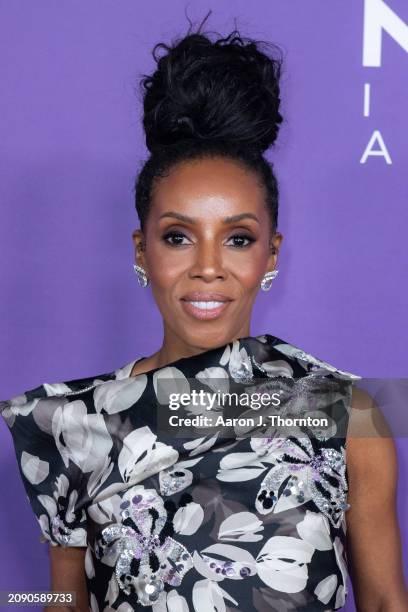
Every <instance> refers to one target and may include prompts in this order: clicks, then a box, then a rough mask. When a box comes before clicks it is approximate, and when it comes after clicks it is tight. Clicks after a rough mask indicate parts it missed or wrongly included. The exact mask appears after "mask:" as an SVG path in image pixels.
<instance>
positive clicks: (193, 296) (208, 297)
mask: <svg viewBox="0 0 408 612" xmlns="http://www.w3.org/2000/svg"><path fill="white" fill-rule="evenodd" d="M181 299H182V300H186V301H188V302H230V301H231V298H229V297H227V296H226V295H223V294H222V293H214V292H204V291H192V292H190V293H187V294H186V295H183V297H182V298H181Z"/></svg>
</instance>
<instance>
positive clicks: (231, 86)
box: [135, 29, 282, 233]
mask: <svg viewBox="0 0 408 612" xmlns="http://www.w3.org/2000/svg"><path fill="white" fill-rule="evenodd" d="M261 47H264V48H266V47H269V48H273V49H274V50H275V51H276V56H273V55H272V56H269V55H267V54H266V53H265V52H264V51H262V50H261ZM159 51H164V54H162V55H161V56H159V54H158V52H159ZM280 51H281V50H280V49H279V47H277V46H276V45H272V44H271V43H265V42H256V41H254V40H251V39H247V38H243V37H242V36H240V34H239V33H238V31H237V30H236V29H234V30H233V31H232V32H231V33H230V34H229V35H228V36H227V37H226V38H222V37H218V38H217V39H216V40H211V38H210V36H209V35H208V34H207V35H204V34H203V33H201V32H200V31H198V32H193V33H188V34H187V35H186V36H185V37H184V38H182V39H179V40H176V41H175V42H173V44H172V46H169V45H166V44H164V43H158V44H157V45H156V46H155V47H154V49H153V57H154V60H155V61H156V63H157V69H156V70H155V72H154V73H153V74H152V75H150V76H144V77H143V79H142V80H141V87H142V91H143V95H144V103H143V107H144V117H143V126H144V129H145V133H146V145H147V148H148V149H149V151H150V157H149V159H148V160H147V161H146V162H145V163H144V165H143V167H142V169H141V171H140V173H139V175H138V177H137V179H136V184H135V196H136V210H137V213H138V215H139V219H140V226H141V229H142V231H144V228H145V225H146V220H147V217H148V213H149V206H150V200H151V194H152V189H153V187H154V185H155V181H156V180H157V179H158V178H159V177H163V176H165V175H166V173H167V172H168V171H169V170H170V168H172V167H174V166H175V165H176V164H177V163H180V162H182V161H185V160H190V159H198V158H205V157H220V156H221V157H227V158H229V159H231V160H235V161H237V162H239V163H241V164H243V166H244V167H245V168H249V169H251V170H252V171H253V172H254V173H255V175H256V176H257V177H258V178H259V180H260V181H261V184H262V185H263V186H264V188H265V193H266V204H267V207H268V210H269V212H270V218H271V230H272V233H274V231H275V230H276V227H277V223H278V195H279V192H278V184H277V180H276V178H275V175H274V172H273V166H272V164H270V163H269V162H268V161H267V160H266V159H265V158H264V156H263V153H264V151H266V149H267V148H268V147H269V146H271V145H272V144H273V143H274V142H275V140H276V138H277V135H278V131H279V127H280V123H281V122H282V116H281V114H280V113H279V106H280V89H279V78H280V74H281V66H282V57H281V53H280Z"/></svg>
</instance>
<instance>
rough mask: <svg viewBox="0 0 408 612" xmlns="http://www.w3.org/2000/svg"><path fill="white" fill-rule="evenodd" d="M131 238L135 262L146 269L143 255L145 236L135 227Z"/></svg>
mask: <svg viewBox="0 0 408 612" xmlns="http://www.w3.org/2000/svg"><path fill="white" fill-rule="evenodd" d="M132 240H133V244H134V246H135V263H137V265H138V266H142V268H144V269H145V270H146V258H145V255H144V249H145V238H144V235H143V232H142V230H140V229H135V230H134V231H133V233H132ZM146 271H147V270H146Z"/></svg>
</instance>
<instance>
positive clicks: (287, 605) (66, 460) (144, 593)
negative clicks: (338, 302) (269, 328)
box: [0, 334, 359, 612]
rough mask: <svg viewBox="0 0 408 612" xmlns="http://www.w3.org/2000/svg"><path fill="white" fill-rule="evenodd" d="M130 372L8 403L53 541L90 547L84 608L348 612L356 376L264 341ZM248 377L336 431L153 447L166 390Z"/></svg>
mask: <svg viewBox="0 0 408 612" xmlns="http://www.w3.org/2000/svg"><path fill="white" fill-rule="evenodd" d="M134 363H135V360H134V361H132V362H131V363H128V364H126V365H125V366H123V367H122V368H119V369H117V370H115V371H113V372H109V373H105V374H102V375H99V376H96V377H92V378H81V379H77V380H71V381H65V382H60V383H54V384H49V383H44V384H42V385H40V386H39V387H37V388H35V389H32V390H29V391H26V392H25V393H23V394H21V395H18V396H16V397H13V398H11V399H10V400H6V401H3V402H1V403H0V409H1V413H2V416H3V417H4V419H5V421H6V423H7V425H8V426H9V428H10V431H11V433H12V435H13V440H14V445H15V450H16V455H17V459H18V462H19V467H20V471H21V476H22V479H23V482H24V485H25V487H26V491H27V494H28V498H29V500H30V503H31V505H32V508H33V510H34V513H35V515H36V516H37V519H38V521H39V524H40V526H41V530H42V534H43V536H44V538H45V539H46V540H48V541H50V542H51V544H52V545H55V546H56V545H61V546H84V547H86V548H87V550H86V558H85V569H86V575H87V581H88V587H89V598H90V599H89V605H90V609H91V610H92V611H93V612H99V611H100V612H102V611H103V612H111V611H112V610H118V611H119V612H132V610H146V609H151V610H153V611H154V612H167V611H168V612H189V611H190V612H224V611H227V610H228V611H229V612H230V611H231V610H236V611H241V612H249V611H251V610H259V611H262V612H263V611H266V610H272V611H273V610H276V611H277V612H278V611H279V612H281V611H286V610H287V611H289V610H299V611H301V610H303V611H305V612H306V611H312V610H313V611H315V610H316V611H317V610H321V611H325V612H329V611H331V610H338V609H340V608H341V607H342V606H343V605H344V603H345V597H346V592H347V591H346V580H347V562H346V561H347V558H346V551H345V533H346V521H345V512H346V511H347V509H348V503H347V490H348V482H347V471H346V436H345V433H343V434H342V433H341V431H343V432H344V431H346V430H345V429H344V427H346V426H347V422H348V415H349V411H350V401H351V387H352V384H353V381H354V380H355V379H358V378H359V377H357V376H355V375H353V374H350V373H348V372H344V371H340V370H338V369H336V368H335V367H334V366H332V365H330V364H328V363H326V362H324V361H321V360H319V359H317V358H315V357H313V356H312V355H309V354H308V353H306V352H304V351H302V350H300V349H298V348H297V347H294V346H293V345H291V344H289V343H287V342H284V341H283V340H281V339H279V338H276V337H275V336H272V335H270V334H264V335H261V336H256V337H253V336H250V337H246V338H240V339H239V340H235V341H234V342H231V343H229V344H226V345H224V346H222V347H219V348H216V349H212V350H208V351H205V352H203V353H201V354H199V355H195V356H194V357H190V358H185V359H180V360H178V361H176V362H173V363H171V364H169V365H168V366H166V367H164V368H160V369H159V368H158V369H155V370H151V371H149V372H146V373H144V374H140V375H138V376H135V377H130V372H131V370H132V367H133V365H134ZM254 377H256V378H257V379H258V378H259V379H263V380H265V382H266V383H267V384H268V385H270V388H271V389H273V387H274V386H275V387H276V386H277V385H278V384H279V385H280V386H281V387H282V389H284V390H286V397H287V404H286V406H289V405H290V407H291V410H292V413H293V412H294V413H296V412H301V411H302V410H303V411H304V410H307V408H308V406H309V399H308V398H309V395H308V394H313V397H314V401H313V402H311V403H310V406H311V407H312V408H311V412H313V414H314V415H316V414H320V415H325V416H327V418H328V420H329V428H328V429H327V430H326V431H325V432H320V433H319V432H312V431H310V430H307V428H306V430H305V429H303V428H301V429H294V430H293V431H292V432H291V434H290V435H288V436H285V437H279V436H277V432H276V431H271V432H267V433H265V435H264V436H263V437H255V436H254V437H251V436H249V435H247V436H241V435H240V432H238V431H237V432H236V436H235V437H233V438H232V439H227V438H222V437H220V436H218V434H217V433H215V434H212V435H205V436H202V437H198V438H192V439H189V440H185V439H182V438H174V439H173V440H170V441H169V440H168V439H164V438H163V439H159V435H158V431H157V429H156V421H155V418H154V411H155V409H156V406H157V402H159V403H160V402H161V401H162V398H160V397H158V394H159V389H160V388H161V385H160V384H159V383H162V382H163V381H165V384H166V385H167V389H166V391H170V392H171V391H172V390H174V391H177V392H179V393H182V392H188V391H189V389H190V385H189V379H191V378H194V379H196V380H198V381H200V383H202V384H203V385H204V386H206V387H207V388H208V389H209V390H211V389H213V390H215V388H214V380H215V379H216V380H217V390H221V391H222V390H224V391H228V390H229V388H230V385H231V384H235V383H237V382H238V383H239V384H242V385H249V384H250V382H251V380H252V379H253V378H254ZM220 384H221V387H222V389H219V387H220ZM327 389H330V393H329V397H330V401H327V397H328V395H327V393H326V391H327ZM319 394H320V395H319ZM325 398H326V399H325ZM186 414H189V415H190V416H193V415H194V414H197V411H196V410H195V409H194V407H192V406H190V407H188V409H186ZM340 422H341V423H342V427H343V430H340V429H339V424H340Z"/></svg>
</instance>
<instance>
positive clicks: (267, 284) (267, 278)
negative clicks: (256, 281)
mask: <svg viewBox="0 0 408 612" xmlns="http://www.w3.org/2000/svg"><path fill="white" fill-rule="evenodd" d="M278 272H279V270H271V271H270V272H266V273H265V274H264V277H263V279H262V280H261V289H262V291H269V289H270V288H271V287H272V281H273V279H274V278H276V277H277V275H278Z"/></svg>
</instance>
